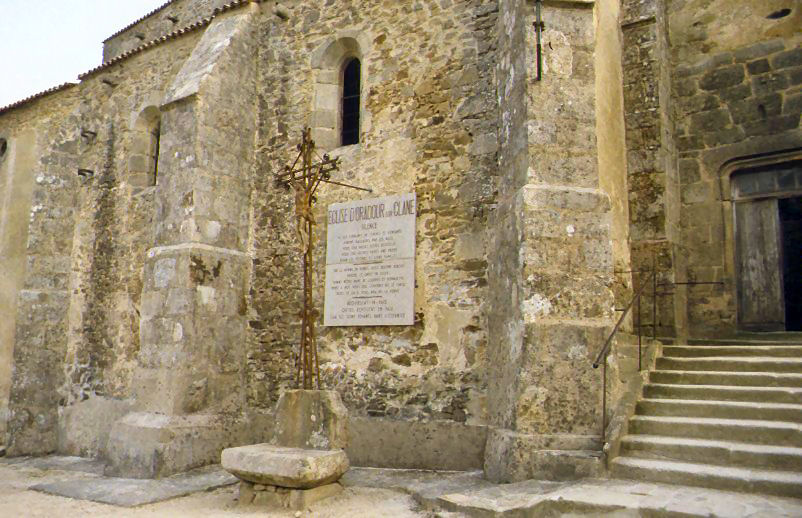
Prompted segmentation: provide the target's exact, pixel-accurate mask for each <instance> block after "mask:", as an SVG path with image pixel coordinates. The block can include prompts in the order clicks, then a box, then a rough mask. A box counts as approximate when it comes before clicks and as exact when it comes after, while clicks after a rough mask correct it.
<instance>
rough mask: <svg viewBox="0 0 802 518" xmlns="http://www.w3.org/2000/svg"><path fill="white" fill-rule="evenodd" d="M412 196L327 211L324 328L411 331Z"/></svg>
mask: <svg viewBox="0 0 802 518" xmlns="http://www.w3.org/2000/svg"><path fill="white" fill-rule="evenodd" d="M416 210H417V202H416V199H415V193H410V194H401V195H398V196H387V197H384V198H374V199H369V200H359V201H354V202H348V203H334V204H332V205H329V209H328V214H327V220H328V227H327V232H328V238H327V240H326V300H325V304H324V311H323V325H325V326H396V325H412V324H413V323H414V321H415V315H414V292H415V213H416Z"/></svg>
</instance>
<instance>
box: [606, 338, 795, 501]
mask: <svg viewBox="0 0 802 518" xmlns="http://www.w3.org/2000/svg"><path fill="white" fill-rule="evenodd" d="M610 467H611V472H612V475H613V477H615V478H624V479H635V480H648V481H651V482H664V483H673V484H683V485H692V486H701V487H708V488H714V489H725V490H731V491H743V492H755V493H762V494H772V495H781V496H793V497H797V498H802V345H773V344H772V345H769V344H765V345H764V344H761V345H682V346H678V345H672V346H665V347H664V348H663V356H662V357H661V358H658V360H657V365H656V369H655V370H654V371H652V372H650V373H649V382H648V383H647V384H646V385H644V389H643V397H642V399H641V400H640V401H638V403H637V408H636V411H635V415H634V416H633V417H632V418H631V419H630V421H629V427H628V434H627V435H625V436H624V437H623V438H622V441H621V455H620V456H619V457H617V458H615V459H613V460H612V462H611V465H610Z"/></svg>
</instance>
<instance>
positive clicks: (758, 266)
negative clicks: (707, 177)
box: [730, 159, 802, 331]
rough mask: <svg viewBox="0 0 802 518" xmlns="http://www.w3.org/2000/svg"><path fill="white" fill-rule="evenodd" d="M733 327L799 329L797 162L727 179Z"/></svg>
mask: <svg viewBox="0 0 802 518" xmlns="http://www.w3.org/2000/svg"><path fill="white" fill-rule="evenodd" d="M730 185H731V188H732V200H733V210H734V222H735V224H734V233H735V235H734V238H735V270H736V276H737V290H738V293H737V296H738V325H739V327H740V328H741V329H744V330H747V331H799V330H802V159H793V160H788V161H784V162H778V163H771V164H767V165H758V166H752V167H744V168H741V169H737V170H735V171H734V172H733V174H732V176H731V183H730Z"/></svg>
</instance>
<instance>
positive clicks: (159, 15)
mask: <svg viewBox="0 0 802 518" xmlns="http://www.w3.org/2000/svg"><path fill="white" fill-rule="evenodd" d="M229 3H231V0H173V1H172V2H166V3H165V5H163V6H162V7H160V8H159V9H157V10H156V11H155V12H153V13H152V14H151V15H150V16H147V17H145V18H144V19H142V20H139V21H137V22H136V24H134V25H132V26H130V27H127V28H124V29H123V30H121V31H119V32H118V33H116V34H114V35H113V36H110V37H109V38H108V39H107V40H106V41H104V42H103V61H104V62H106V61H109V60H111V59H113V58H115V57H117V56H119V55H120V54H123V53H125V52H128V51H130V50H133V49H135V48H137V47H139V46H140V45H142V44H143V43H146V42H149V41H152V40H155V39H158V38H161V37H162V36H165V35H166V34H169V33H171V32H173V31H175V30H178V29H182V28H184V27H187V26H189V25H191V24H193V23H195V22H196V21H198V20H200V19H201V18H206V17H209V16H211V14H212V12H213V11H214V10H215V9H216V8H218V7H222V6H223V5H225V4H229ZM143 14H144V13H143Z"/></svg>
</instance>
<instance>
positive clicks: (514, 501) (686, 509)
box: [340, 468, 802, 518]
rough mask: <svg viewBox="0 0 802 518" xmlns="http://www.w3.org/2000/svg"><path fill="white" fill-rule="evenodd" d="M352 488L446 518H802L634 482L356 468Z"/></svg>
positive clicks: (774, 503)
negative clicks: (396, 495) (390, 495)
mask: <svg viewBox="0 0 802 518" xmlns="http://www.w3.org/2000/svg"><path fill="white" fill-rule="evenodd" d="M340 482H341V483H342V484H343V485H344V486H346V487H375V488H385V489H393V490H396V491H404V492H407V493H409V494H410V495H412V496H413V498H415V500H416V501H417V502H418V503H419V504H420V505H422V506H423V507H424V508H426V509H429V510H430V511H432V510H435V511H436V512H437V516H440V517H442V518H457V517H459V518H465V517H470V518H491V517H492V518H501V517H505V518H524V517H540V516H621V517H625V516H626V517H629V516H632V517H635V516H643V517H650V518H652V517H662V516H665V517H680V516H682V517H696V516H699V517H702V516H704V517H722V518H735V517H739V518H740V517H743V516H755V517H758V516H760V517H767V518H768V517H771V518H775V517H777V518H786V517H787V518H791V517H796V518H798V517H800V516H802V500H797V499H794V498H783V497H775V496H764V495H756V494H751V493H735V492H730V491H719V490H712V489H705V488H698V487H687V486H677V485H671V484H652V483H642V482H638V481H633V480H608V479H585V480H579V481H566V482H552V481H543V480H527V481H524V482H517V483H513V484H493V483H491V482H488V481H487V480H484V479H483V478H482V472H480V471H475V472H433V471H419V470H394V469H377V468H351V470H349V471H348V473H346V474H345V476H343V478H342V479H341V480H340Z"/></svg>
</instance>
